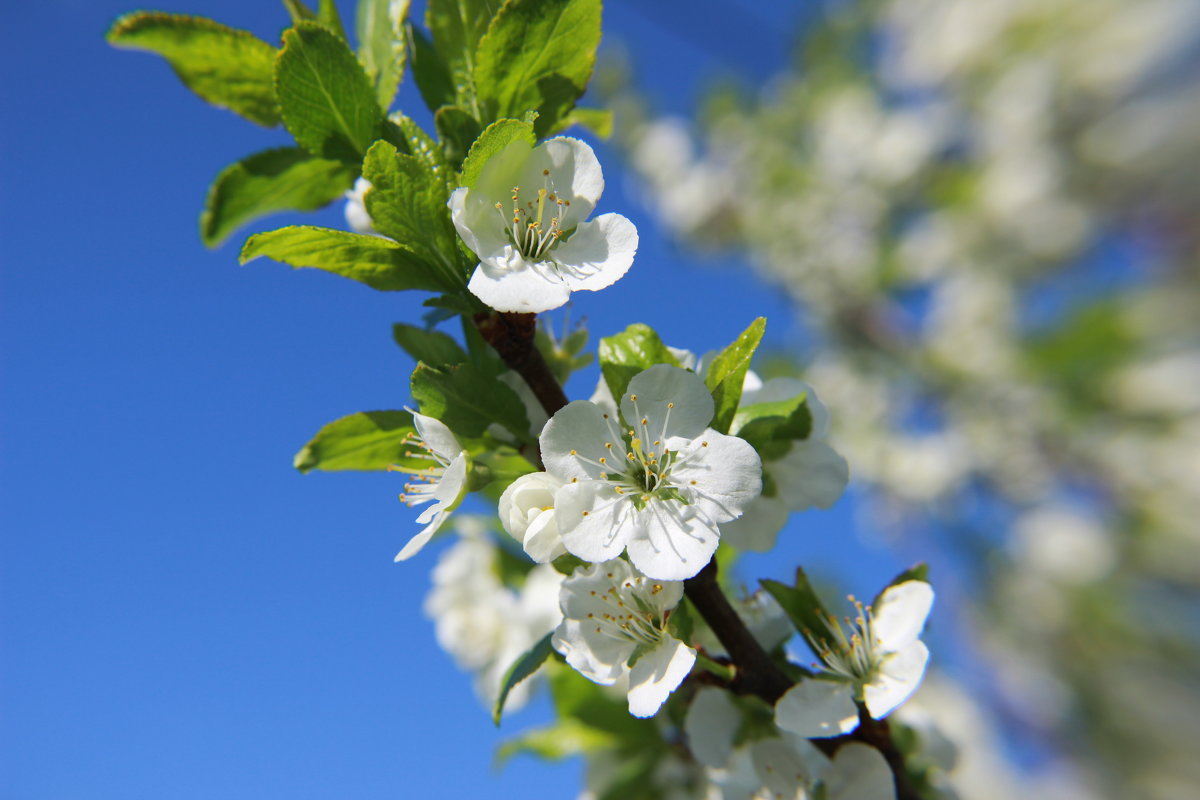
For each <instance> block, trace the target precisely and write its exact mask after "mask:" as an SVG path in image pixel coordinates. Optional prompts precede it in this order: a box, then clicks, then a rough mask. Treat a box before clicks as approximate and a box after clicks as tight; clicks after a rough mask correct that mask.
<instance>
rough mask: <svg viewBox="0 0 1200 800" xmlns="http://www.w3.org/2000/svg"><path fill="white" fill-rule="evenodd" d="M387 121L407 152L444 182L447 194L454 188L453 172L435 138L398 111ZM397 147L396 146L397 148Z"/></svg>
mask: <svg viewBox="0 0 1200 800" xmlns="http://www.w3.org/2000/svg"><path fill="white" fill-rule="evenodd" d="M388 122H389V123H391V124H392V125H394V126H396V130H397V131H399V133H400V138H401V140H402V141H403V142H404V146H405V148H406V149H407V151H408V154H409V155H411V156H412V157H413V158H415V159H417V160H418V161H420V162H421V163H422V164H424V165H425V166H426V167H427V168H428V169H429V171H430V172H432V173H433V174H434V175H436V176H437V177H438V178H439V179H441V180H442V182H444V183H445V184H446V192H447V195H448V193H449V192H450V191H452V190H453V188H454V184H453V182H454V174H453V170H451V169H450V165H449V164H447V163H446V157H445V155H444V154H443V153H442V148H440V147H438V143H437V140H435V139H434V138H433V137H432V136H430V135H429V134H428V133H426V132H425V131H423V130H421V126H419V125H417V123H415V122H413V121H412V120H411V119H409V118H408V117H406V116H404V115H403V114H401V113H400V112H399V111H397V112H396V113H394V114H392V115H391V116H389V117H388ZM389 141H390V140H389ZM399 149H400V148H397V150H399Z"/></svg>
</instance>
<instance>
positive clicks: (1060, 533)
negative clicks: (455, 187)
mask: <svg viewBox="0 0 1200 800" xmlns="http://www.w3.org/2000/svg"><path fill="white" fill-rule="evenodd" d="M1015 545H1016V549H1017V554H1018V555H1019V556H1020V557H1021V558H1022V562H1023V564H1024V565H1025V566H1028V567H1029V568H1031V569H1033V570H1034V571H1036V572H1037V573H1040V574H1042V575H1044V576H1046V577H1049V578H1051V579H1052V580H1055V581H1059V582H1061V583H1066V584H1084V583H1091V582H1093V581H1097V580H1100V579H1101V578H1103V577H1104V576H1105V575H1107V574H1108V573H1109V572H1111V571H1112V569H1113V567H1114V566H1115V565H1116V561H1117V554H1116V552H1115V549H1114V546H1113V542H1112V541H1111V537H1109V536H1108V534H1107V533H1105V531H1104V529H1103V528H1102V527H1101V526H1100V524H1099V522H1098V521H1097V520H1096V519H1093V518H1092V517H1090V516H1088V515H1085V514H1082V513H1080V512H1079V511H1076V510H1074V509H1071V508H1068V507H1066V506H1043V507H1041V508H1036V509H1034V510H1032V511H1030V512H1029V513H1027V514H1024V515H1023V516H1021V518H1020V519H1018V520H1017V524H1016V527H1015Z"/></svg>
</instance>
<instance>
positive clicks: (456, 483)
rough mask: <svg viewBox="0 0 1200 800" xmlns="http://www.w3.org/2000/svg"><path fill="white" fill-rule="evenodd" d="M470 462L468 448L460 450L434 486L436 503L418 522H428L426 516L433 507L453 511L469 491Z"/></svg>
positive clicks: (418, 518)
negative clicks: (468, 474)
mask: <svg viewBox="0 0 1200 800" xmlns="http://www.w3.org/2000/svg"><path fill="white" fill-rule="evenodd" d="M470 463H471V456H470V454H469V453H468V452H467V451H466V450H460V451H459V453H458V455H456V456H455V457H454V460H453V461H451V462H450V465H449V466H448V467H446V471H445V472H443V473H442V477H441V478H439V479H438V482H437V486H435V487H434V490H433V500H434V504H433V505H432V506H430V507H429V508H427V509H425V511H424V512H422V514H421V516H419V517H417V522H426V521H427V519H425V518H426V517H427V516H428V515H429V512H430V510H431V509H434V508H444V509H446V510H447V511H451V510H453V509H454V507H455V506H457V505H458V504H459V502H461V501H462V499H463V496H464V495H466V493H467V471H468V469H469V467H470Z"/></svg>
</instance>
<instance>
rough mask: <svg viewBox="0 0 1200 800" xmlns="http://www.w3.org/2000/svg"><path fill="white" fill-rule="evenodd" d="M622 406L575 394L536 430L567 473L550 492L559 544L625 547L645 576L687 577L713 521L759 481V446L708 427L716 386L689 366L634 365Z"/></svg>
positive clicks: (580, 550) (722, 518)
mask: <svg viewBox="0 0 1200 800" xmlns="http://www.w3.org/2000/svg"><path fill="white" fill-rule="evenodd" d="M620 408H621V413H620V416H621V418H622V419H623V420H624V425H621V424H620V423H619V421H618V419H616V418H614V415H613V414H612V413H611V412H609V411H604V410H603V409H602V407H600V406H597V405H596V404H594V403H591V402H588V401H586V400H577V401H575V402H573V403H570V404H569V405H567V406H566V407H565V408H563V409H561V410H560V411H558V412H557V413H556V414H555V415H554V416H553V417H552V418H551V420H550V421H549V422H548V423H547V424H546V427H545V429H544V430H543V431H542V435H541V452H542V460H543V462H544V463H545V465H546V471H547V472H548V473H549V474H551V475H553V476H554V477H556V478H558V479H560V480H562V481H563V482H564V485H563V486H562V488H560V489H558V490H557V491H556V492H555V494H554V514H555V520H556V522H557V525H558V530H559V532H560V533H561V534H562V539H563V545H564V546H565V547H566V549H567V551H568V552H570V553H572V554H574V555H576V556H578V557H579V558H582V559H584V560H585V561H592V562H599V561H607V560H610V559H613V558H616V557H617V556H619V555H620V554H621V552H622V551H627V552H628V554H629V558H630V560H631V561H632V562H633V564H634V566H636V567H637V568H638V569H639V570H641V571H642V572H643V573H645V574H646V575H647V576H649V577H651V578H655V579H658V580H683V579H685V578H690V577H692V576H693V575H695V574H696V573H697V572H699V571H700V569H701V568H702V567H703V566H704V565H705V564H707V563H708V560H709V559H710V558H711V557H712V554H713V553H714V552H715V551H716V549H717V543H718V539H719V537H720V529H719V528H718V525H719V524H720V523H723V522H728V521H729V520H731V519H734V518H735V517H737V516H738V515H739V514H741V513H742V509H743V508H744V507H745V506H746V505H747V504H748V503H749V502H750V501H751V500H752V499H753V498H754V497H756V496H757V495H758V493H759V491H760V490H761V488H762V477H761V465H760V461H759V457H758V454H757V453H756V452H755V450H754V448H753V447H751V446H750V445H749V444H748V443H747V442H745V441H743V440H741V439H738V438H737V437H735V436H726V435H725V434H721V433H717V432H716V431H714V430H712V429H711V428H709V427H707V426H708V423H709V421H710V420H711V419H712V415H713V401H712V395H710V394H709V392H708V389H707V388H706V387H705V385H704V382H703V381H702V380H701V379H700V378H699V377H698V376H696V375H695V374H694V373H691V372H688V371H687V370H684V369H680V368H678V367H671V366H667V365H663V364H659V365H656V366H653V367H651V368H649V369H647V370H645V371H643V372H641V373H639V374H638V375H636V376H634V378H633V380H631V381H630V382H629V390H628V393H627V394H626V395H625V396H623V397H622V398H621V403H620Z"/></svg>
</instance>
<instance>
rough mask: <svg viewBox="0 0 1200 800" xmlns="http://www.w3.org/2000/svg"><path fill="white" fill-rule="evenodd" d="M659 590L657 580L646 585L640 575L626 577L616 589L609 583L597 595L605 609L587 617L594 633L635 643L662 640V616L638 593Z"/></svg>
mask: <svg viewBox="0 0 1200 800" xmlns="http://www.w3.org/2000/svg"><path fill="white" fill-rule="evenodd" d="M608 577H609V578H612V577H614V575H613V573H611V572H610V573H608ZM662 589H663V587H662V584H660V583H655V584H652V585H651V586H649V587H647V586H646V578H645V577H643V576H638V577H636V578H627V579H626V580H624V581H622V583H621V585H620V587H619V588H618V587H617V586H615V585H614V586H610V587H609V588H608V589H607V590H605V591H603V592H600V593H597V594H596V597H597V598H598V599H599V600H601V601H602V602H603V603H604V605H605V606H606V607H607V610H606V611H600V612H592V613H589V614H588V615H587V619H588V621H589V622H591V623H593V624H595V626H596V633H603V634H606V635H608V636H611V637H612V638H614V639H625V640H628V641H631V642H634V643H636V644H645V645H656V644H658V643H659V641H661V640H662V636H663V626H664V625H665V624H666V619H665V615H663V614H660V613H659V612H657V611H655V610H654V608H653V607H652V606H651V605H650V604H649V603H647V602H646V601H645V600H644V599H643V598H642V597H641V595H642V594H643V593H645V592H647V591H649V592H652V593H654V594H657V593H658V592H661V591H662Z"/></svg>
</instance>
